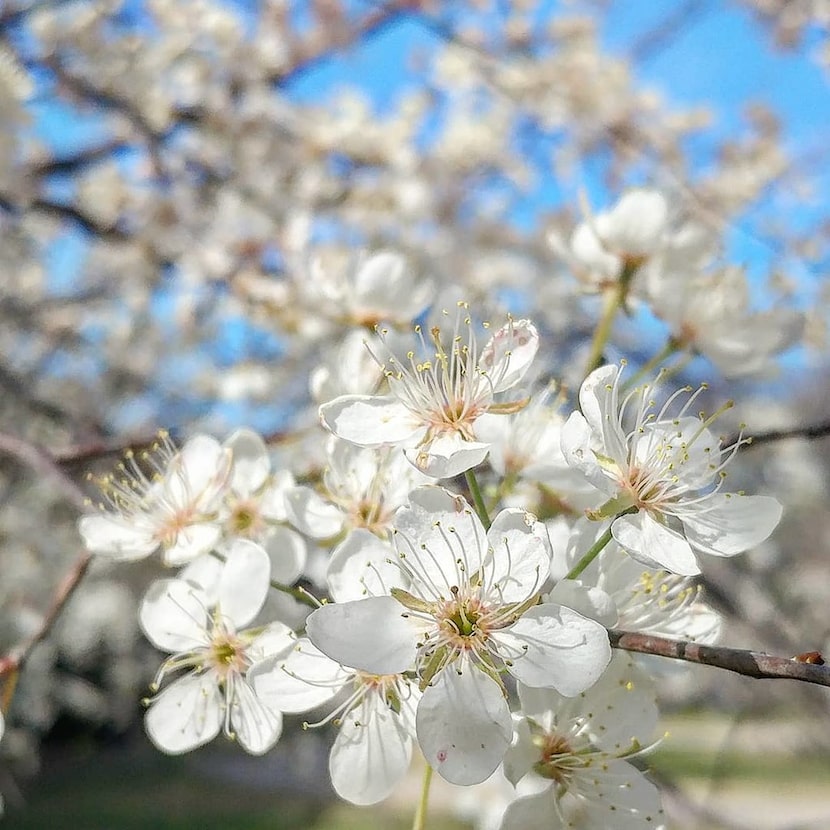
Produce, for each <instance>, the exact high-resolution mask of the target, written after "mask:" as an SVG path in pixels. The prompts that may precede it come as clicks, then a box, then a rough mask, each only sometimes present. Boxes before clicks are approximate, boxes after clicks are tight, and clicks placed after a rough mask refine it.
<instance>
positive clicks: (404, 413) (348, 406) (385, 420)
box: [320, 395, 424, 447]
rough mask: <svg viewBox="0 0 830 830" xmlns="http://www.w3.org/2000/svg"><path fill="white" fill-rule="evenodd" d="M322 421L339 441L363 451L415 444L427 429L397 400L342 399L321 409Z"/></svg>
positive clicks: (348, 396) (363, 397)
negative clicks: (341, 439) (351, 444)
mask: <svg viewBox="0 0 830 830" xmlns="http://www.w3.org/2000/svg"><path fill="white" fill-rule="evenodd" d="M320 420H321V421H322V422H323V426H324V427H326V429H328V430H330V431H331V432H333V433H334V434H335V435H337V436H338V437H339V438H344V439H345V440H346V441H351V442H352V443H353V444H357V445H358V446H361V447H382V446H385V445H392V444H402V443H409V442H412V443H414V442H415V441H417V439H418V436H419V434H421V433H423V431H424V426H423V424H422V423H421V421H420V420H418V419H417V418H415V416H413V415H412V413H411V412H410V411H409V410H408V409H407V408H406V407H405V406H403V405H402V404H400V403H399V402H398V400H397V398H393V397H380V396H377V395H341V396H340V397H339V398H335V399H334V400H333V401H329V403H325V404H323V405H322V406H321V407H320Z"/></svg>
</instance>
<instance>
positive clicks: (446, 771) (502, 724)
mask: <svg viewBox="0 0 830 830" xmlns="http://www.w3.org/2000/svg"><path fill="white" fill-rule="evenodd" d="M416 729H417V734H418V743H419V744H420V746H421V750H422V752H423V753H424V757H425V758H426V760H427V763H428V764H429V765H430V766H431V767H433V769H435V770H436V772H438V774H439V775H440V776H441V777H442V778H444V779H445V780H447V781H449V782H450V783H451V784H460V785H462V786H467V785H470V784H478V783H479V782H481V781H484V779H485V778H487V777H488V776H490V775H491V774H492V773H493V771H494V770H495V769H496V767H497V766H498V765H499V764H500V763H501V759H502V758H503V757H504V753H505V751H506V750H507V747H508V746H509V745H510V738H511V735H512V721H511V718H510V709H509V708H508V706H507V701H506V700H505V697H504V694H503V693H502V690H501V689H500V688H499V686H498V684H497V683H496V682H495V681H494V680H492V679H491V678H490V677H488V676H487V675H485V674H484V673H483V672H481V671H479V670H478V669H476V668H474V667H473V666H471V665H470V664H469V662H467V661H465V660H459V661H458V663H456V664H454V665H453V666H451V667H450V668H448V669H446V670H444V671H442V672H441V674H440V675H439V676H438V678H437V679H436V680H435V681H434V684H433V685H432V686H429V687H428V688H427V689H426V691H425V692H424V696H423V697H422V698H421V702H420V704H419V705H418V713H417V717H416Z"/></svg>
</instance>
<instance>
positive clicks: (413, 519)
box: [394, 485, 487, 598]
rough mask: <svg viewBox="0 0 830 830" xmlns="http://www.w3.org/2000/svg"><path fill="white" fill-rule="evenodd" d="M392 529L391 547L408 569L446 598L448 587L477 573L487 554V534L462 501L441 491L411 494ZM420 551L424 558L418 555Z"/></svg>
mask: <svg viewBox="0 0 830 830" xmlns="http://www.w3.org/2000/svg"><path fill="white" fill-rule="evenodd" d="M395 528H396V530H397V531H398V534H397V536H396V537H395V540H394V541H395V545H396V547H397V548H398V550H399V551H400V553H401V555H402V556H404V557H406V562H407V565H408V567H409V569H410V570H411V571H412V572H414V573H415V574H416V576H417V577H418V578H419V579H420V580H421V581H422V582H423V583H424V585H425V586H437V587H438V588H439V589H440V590H442V591H443V596H445V597H447V598H448V597H449V596H450V589H451V588H452V586H454V585H455V586H458V585H461V584H462V583H463V582H465V581H467V580H468V579H469V578H470V577H471V576H472V575H473V574H474V573H475V572H476V571H477V570H479V568H480V567H481V563H482V558H483V556H484V555H485V554H486V552H487V534H486V532H485V530H484V526H483V525H482V524H481V522H480V521H479V518H478V516H476V515H475V513H474V512H473V509H472V508H471V507H470V505H469V504H467V502H466V501H465V500H464V499H463V498H462V497H461V496H457V495H455V494H454V493H451V492H450V491H449V490H445V489H443V488H441V487H433V486H429V485H427V486H424V487H418V488H416V489H415V490H413V491H412V492H411V493H410V494H409V505H407V506H406V507H402V508H401V509H400V510H398V512H397V513H396V514H395ZM400 537H403V538H400ZM424 549H426V550H428V552H429V553H428V555H423V554H421V551H422V550H424ZM459 563H460V564H459ZM462 569H463V571H462ZM425 590H429V589H425ZM427 595H429V596H431V594H427Z"/></svg>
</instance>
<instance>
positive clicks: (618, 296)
mask: <svg viewBox="0 0 830 830" xmlns="http://www.w3.org/2000/svg"><path fill="white" fill-rule="evenodd" d="M639 267H640V262H637V261H632V262H626V263H625V265H624V266H623V270H622V273H621V274H620V277H619V279H618V280H617V282H616V284H615V285H614V287H613V288H609V289H607V290H606V292H605V298H604V303H603V306H602V314H601V316H600V318H599V323H597V327H596V329H595V330H594V338H593V340H592V341H591V352H590V354H589V356H588V363H587V365H586V368H585V377H588V375H590V374H591V372H593V371H594V369H597V368H598V367H600V366H602V353H603V351H604V349H605V344H606V343H607V342H608V338H609V337H610V336H611V327H612V326H613V324H614V318H615V317H616V316H617V311H618V310H619V309H621V308H625V301H626V299H627V298H628V291H629V289H630V288H631V282H632V280H633V279H634V275H635V274H636V273H637V269H638V268H639Z"/></svg>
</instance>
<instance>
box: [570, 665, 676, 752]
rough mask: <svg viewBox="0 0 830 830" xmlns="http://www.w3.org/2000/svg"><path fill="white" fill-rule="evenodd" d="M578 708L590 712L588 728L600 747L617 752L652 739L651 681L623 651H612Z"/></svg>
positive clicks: (653, 706) (655, 717)
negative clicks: (599, 676)
mask: <svg viewBox="0 0 830 830" xmlns="http://www.w3.org/2000/svg"><path fill="white" fill-rule="evenodd" d="M580 708H581V709H582V711H583V712H584V711H590V712H591V713H592V714H593V717H592V718H591V723H590V726H589V728H590V731H591V734H592V739H593V742H594V743H595V744H596V745H597V746H598V747H600V748H601V749H605V750H608V751H609V752H614V753H616V754H621V753H623V752H626V751H627V750H629V749H630V748H631V746H632V744H633V743H634V742H635V741H636V742H637V743H639V744H640V745H641V746H648V745H649V743H651V742H652V741H653V740H654V732H655V730H656V729H657V723H658V720H659V712H658V709H657V700H656V694H655V691H654V683H653V682H652V680H651V678H650V677H649V676H648V675H647V674H646V673H645V672H644V671H643V670H642V669H641V668H640V667H639V666H638V665H637V664H636V663H635V662H634V661H633V660H632V658H631V655H629V654H627V653H626V652H619V651H615V652H614V656H613V658H612V660H611V663H610V664H609V666H608V668H607V669H606V671H605V673H604V674H603V675H602V678H600V680H599V681H598V682H597V683H595V684H594V685H593V686H592V687H591V688H590V689H588V691H587V692H586V693H585V697H584V699H583V701H582V703H581V704H580Z"/></svg>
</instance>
